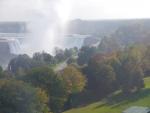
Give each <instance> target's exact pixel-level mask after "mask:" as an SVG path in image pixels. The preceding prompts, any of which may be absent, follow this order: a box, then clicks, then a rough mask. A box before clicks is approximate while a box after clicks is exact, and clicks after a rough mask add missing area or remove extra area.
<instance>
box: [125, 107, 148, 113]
mask: <svg viewBox="0 0 150 113" xmlns="http://www.w3.org/2000/svg"><path fill="white" fill-rule="evenodd" d="M123 113H150V109H149V108H148V107H139V106H133V107H130V108H128V109H126V110H125V111H123Z"/></svg>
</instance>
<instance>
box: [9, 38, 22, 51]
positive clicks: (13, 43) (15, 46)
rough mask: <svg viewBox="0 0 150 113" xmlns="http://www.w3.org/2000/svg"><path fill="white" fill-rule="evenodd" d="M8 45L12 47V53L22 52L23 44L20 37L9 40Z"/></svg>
mask: <svg viewBox="0 0 150 113" xmlns="http://www.w3.org/2000/svg"><path fill="white" fill-rule="evenodd" d="M8 45H9V48H10V53H12V54H20V53H21V45H20V42H19V40H18V39H15V38H14V39H11V40H8Z"/></svg>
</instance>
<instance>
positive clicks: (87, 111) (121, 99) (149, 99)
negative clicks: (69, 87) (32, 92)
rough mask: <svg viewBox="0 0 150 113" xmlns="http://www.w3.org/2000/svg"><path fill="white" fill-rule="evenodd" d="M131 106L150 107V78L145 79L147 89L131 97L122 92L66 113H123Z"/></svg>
mask: <svg viewBox="0 0 150 113" xmlns="http://www.w3.org/2000/svg"><path fill="white" fill-rule="evenodd" d="M130 106H146V107H150V77H147V78H145V88H144V89H142V90H141V91H140V92H137V93H135V94H133V95H130V96H129V97H125V96H123V95H122V94H121V92H115V93H114V94H113V95H112V96H110V97H108V98H107V99H104V100H102V101H100V102H97V103H93V104H90V105H88V106H85V107H81V108H76V109H72V110H69V111H66V112H64V113H122V111H123V110H125V109H126V108H128V107H130Z"/></svg>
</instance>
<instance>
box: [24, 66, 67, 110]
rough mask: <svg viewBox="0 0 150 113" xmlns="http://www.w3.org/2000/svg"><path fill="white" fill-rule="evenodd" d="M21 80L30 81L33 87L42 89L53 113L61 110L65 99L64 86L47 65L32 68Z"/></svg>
mask: <svg viewBox="0 0 150 113" xmlns="http://www.w3.org/2000/svg"><path fill="white" fill-rule="evenodd" d="M23 80H24V81H26V82H29V83H31V84H32V85H34V86H35V87H40V88H42V89H44V90H45V91H46V92H47V93H48V96H49V98H50V100H49V107H50V108H51V110H52V111H53V112H54V113H59V112H61V111H62V108H63V105H64V103H65V101H66V98H67V97H66V93H67V92H66V88H65V86H64V83H63V81H62V80H61V79H60V77H59V76H57V75H56V74H55V73H54V72H53V70H52V69H50V68H49V67H38V68H33V69H32V70H31V71H29V72H28V73H27V74H26V76H24V77H23Z"/></svg>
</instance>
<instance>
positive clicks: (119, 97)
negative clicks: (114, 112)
mask: <svg viewBox="0 0 150 113" xmlns="http://www.w3.org/2000/svg"><path fill="white" fill-rule="evenodd" d="M147 96H150V89H148V88H146V89H142V90H140V91H138V92H136V93H133V94H130V95H124V94H122V93H121V92H120V93H117V94H114V95H112V96H109V97H108V98H107V99H106V101H105V103H103V104H99V105H98V106H96V107H95V109H97V108H100V107H103V106H106V105H110V106H111V108H116V107H119V106H122V105H125V104H126V105H127V104H128V103H130V102H135V101H138V100H139V99H141V98H145V97H147Z"/></svg>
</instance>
